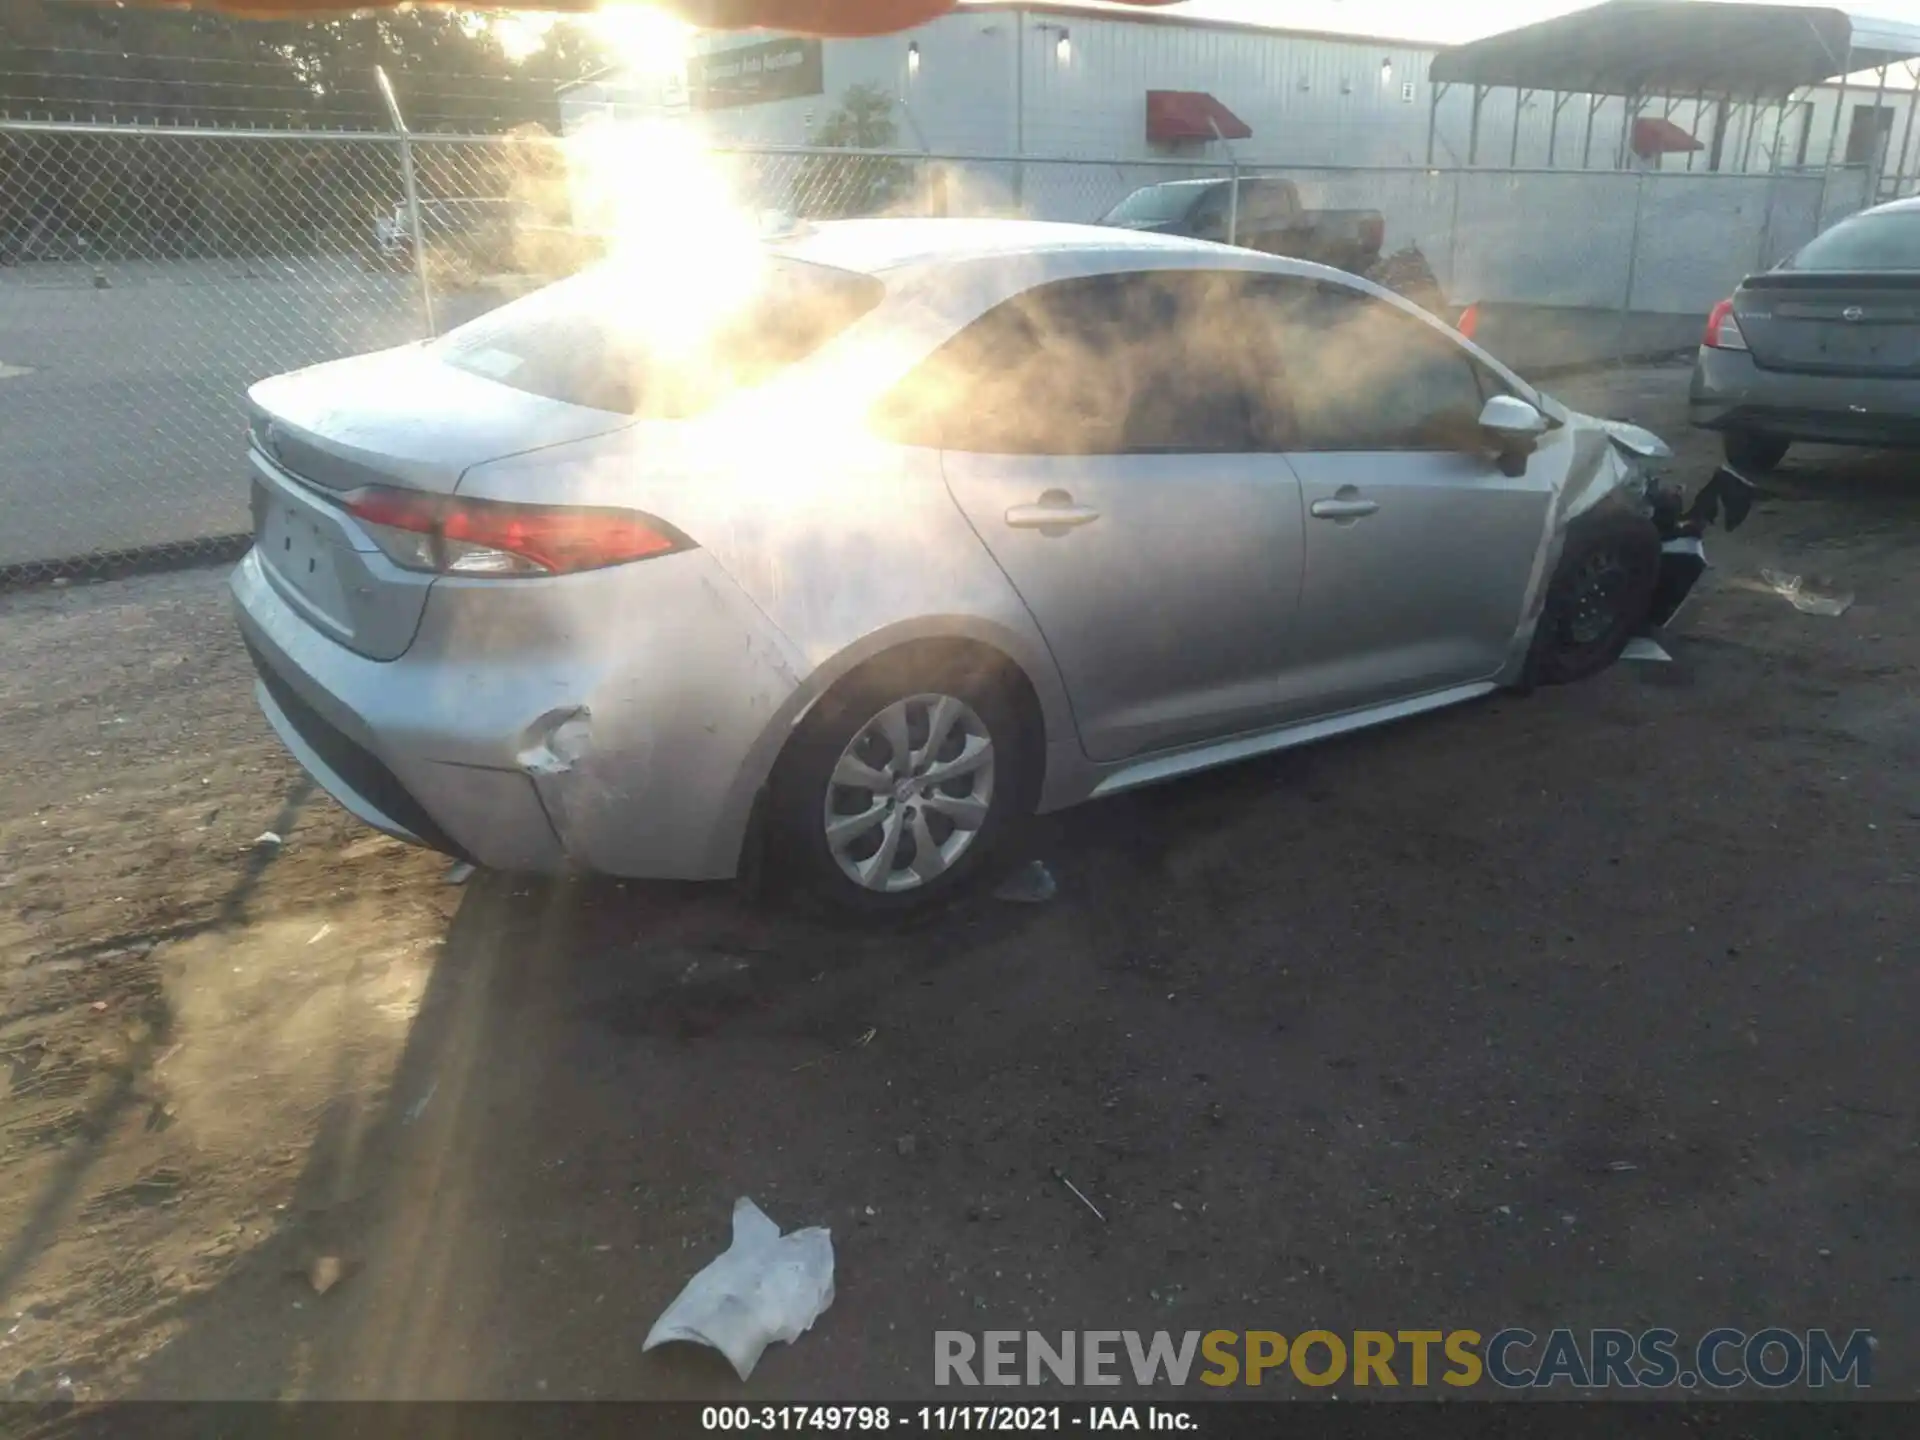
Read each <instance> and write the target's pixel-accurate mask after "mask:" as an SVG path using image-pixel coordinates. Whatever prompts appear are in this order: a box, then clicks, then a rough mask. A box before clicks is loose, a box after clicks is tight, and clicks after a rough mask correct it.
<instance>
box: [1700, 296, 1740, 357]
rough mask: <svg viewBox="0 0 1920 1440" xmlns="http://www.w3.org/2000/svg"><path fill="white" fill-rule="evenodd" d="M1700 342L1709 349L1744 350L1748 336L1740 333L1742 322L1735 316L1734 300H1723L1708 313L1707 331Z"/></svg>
mask: <svg viewBox="0 0 1920 1440" xmlns="http://www.w3.org/2000/svg"><path fill="white" fill-rule="evenodd" d="M1700 343H1701V344H1702V345H1705V346H1706V347H1707V348H1708V349H1709V350H1744V349H1746V348H1747V337H1746V336H1744V335H1742V334H1741V333H1740V322H1739V321H1738V320H1737V319H1735V318H1734V314H1733V301H1731V300H1722V301H1721V302H1720V303H1719V304H1718V305H1716V306H1714V307H1713V309H1712V311H1711V312H1709V313H1708V315H1707V333H1706V334H1705V335H1703V336H1701V337H1700Z"/></svg>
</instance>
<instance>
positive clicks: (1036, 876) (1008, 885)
mask: <svg viewBox="0 0 1920 1440" xmlns="http://www.w3.org/2000/svg"><path fill="white" fill-rule="evenodd" d="M1059 890H1060V887H1059V886H1058V885H1056V884H1055V883H1054V879H1053V872H1052V871H1051V870H1049V869H1047V867H1046V866H1045V865H1044V864H1042V863H1041V862H1040V861H1038V860H1030V861H1028V862H1027V863H1026V864H1025V865H1022V866H1021V867H1020V868H1019V869H1018V870H1016V871H1014V872H1013V874H1011V875H1009V876H1008V877H1007V878H1006V879H1005V880H1002V881H1001V882H1000V884H999V885H998V887H996V888H995V890H994V892H993V898H994V899H996V900H1010V901H1012V902H1013V903H1014V904H1016V905H1044V904H1046V903H1047V901H1049V900H1051V899H1053V897H1054V896H1055V895H1057V894H1058V893H1059Z"/></svg>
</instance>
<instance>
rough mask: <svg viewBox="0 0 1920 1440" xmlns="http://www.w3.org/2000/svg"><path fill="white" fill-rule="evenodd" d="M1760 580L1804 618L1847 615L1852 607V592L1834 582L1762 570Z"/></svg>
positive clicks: (1778, 571)
mask: <svg viewBox="0 0 1920 1440" xmlns="http://www.w3.org/2000/svg"><path fill="white" fill-rule="evenodd" d="M1760 578H1761V579H1762V580H1764V581H1765V582H1766V583H1767V585H1768V587H1769V588H1770V589H1772V590H1773V591H1774V593H1775V594H1777V595H1782V596H1784V597H1785V598H1786V601H1787V603H1788V604H1789V605H1791V606H1793V608H1794V609H1796V610H1798V611H1799V612H1800V613H1801V614H1802V615H1827V616H1834V615H1844V614H1846V613H1847V611H1848V610H1849V609H1851V608H1852V606H1853V592H1852V591H1851V590H1842V589H1839V588H1838V587H1837V586H1835V585H1834V583H1833V582H1832V581H1831V580H1823V579H1820V578H1817V577H1809V576H1805V575H1788V574H1786V573H1785V572H1784V571H1780V570H1762V571H1761V572H1760Z"/></svg>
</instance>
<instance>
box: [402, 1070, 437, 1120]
mask: <svg viewBox="0 0 1920 1440" xmlns="http://www.w3.org/2000/svg"><path fill="white" fill-rule="evenodd" d="M439 1088H440V1082H439V1081H438V1080H436V1081H434V1082H433V1083H432V1084H431V1085H429V1086H427V1093H426V1094H424V1095H422V1096H421V1097H420V1098H419V1099H418V1100H416V1101H414V1102H413V1104H411V1105H409V1106H408V1107H407V1113H406V1114H405V1115H403V1116H402V1117H401V1119H400V1123H401V1124H402V1125H411V1124H413V1122H414V1121H416V1120H418V1119H419V1118H420V1117H421V1116H422V1115H424V1114H426V1113H427V1102H428V1101H429V1100H431V1099H433V1092H434V1091H436V1090H438V1089H439Z"/></svg>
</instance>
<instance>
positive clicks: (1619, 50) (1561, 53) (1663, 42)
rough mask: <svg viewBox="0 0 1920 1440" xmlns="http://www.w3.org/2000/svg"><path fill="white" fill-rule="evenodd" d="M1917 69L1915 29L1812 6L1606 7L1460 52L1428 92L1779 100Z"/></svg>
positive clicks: (1703, 1)
mask: <svg viewBox="0 0 1920 1440" xmlns="http://www.w3.org/2000/svg"><path fill="white" fill-rule="evenodd" d="M1915 57H1920V25H1915V24H1906V23H1902V22H1899V21H1894V20H1875V19H1867V18H1864V17H1862V16H1857V15H1849V14H1848V13H1847V12H1846V11H1844V10H1833V9H1829V8H1827V7H1825V6H1813V5H1737V4H1725V3H1721V0H1607V3H1606V4H1603V5H1595V6H1593V7H1592V8H1591V9H1587V10H1578V11H1575V12H1574V13H1573V14H1571V15H1563V16H1561V17H1560V18H1559V19H1556V20H1542V21H1540V22H1539V23H1538V24H1534V25H1524V26H1522V27H1521V28H1519V29H1518V30H1508V31H1505V32H1504V33H1502V34H1499V35H1489V36H1488V37H1487V38H1486V39H1484V40H1475V41H1473V42H1471V43H1470V44H1466V45H1456V46H1454V47H1453V48H1451V49H1448V50H1443V51H1441V52H1440V53H1439V54H1438V55H1436V56H1435V57H1434V59H1433V63H1432V65H1431V66H1430V67H1429V68H1428V71H1427V76H1428V78H1429V79H1430V80H1432V81H1433V82H1434V83H1435V84H1441V85H1445V84H1462V85H1475V86H1482V87H1501V88H1512V89H1517V90H1557V91H1562V92H1569V93H1573V94H1584V95H1635V96H1638V95H1726V96H1739V97H1742V98H1748V97H1751V98H1753V99H1760V98H1762V97H1777V98H1780V99H1785V98H1786V97H1787V96H1789V95H1791V94H1792V93H1793V91H1795V90H1796V89H1798V88H1800V87H1801V86H1805V85H1817V84H1819V83H1820V82H1821V81H1823V80H1831V79H1835V78H1837V77H1839V76H1842V75H1848V74H1853V73H1856V72H1858V71H1861V70H1875V69H1878V68H1879V67H1880V66H1882V65H1893V64H1897V63H1899V62H1900V61H1902V60H1909V59H1913V58H1915Z"/></svg>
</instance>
